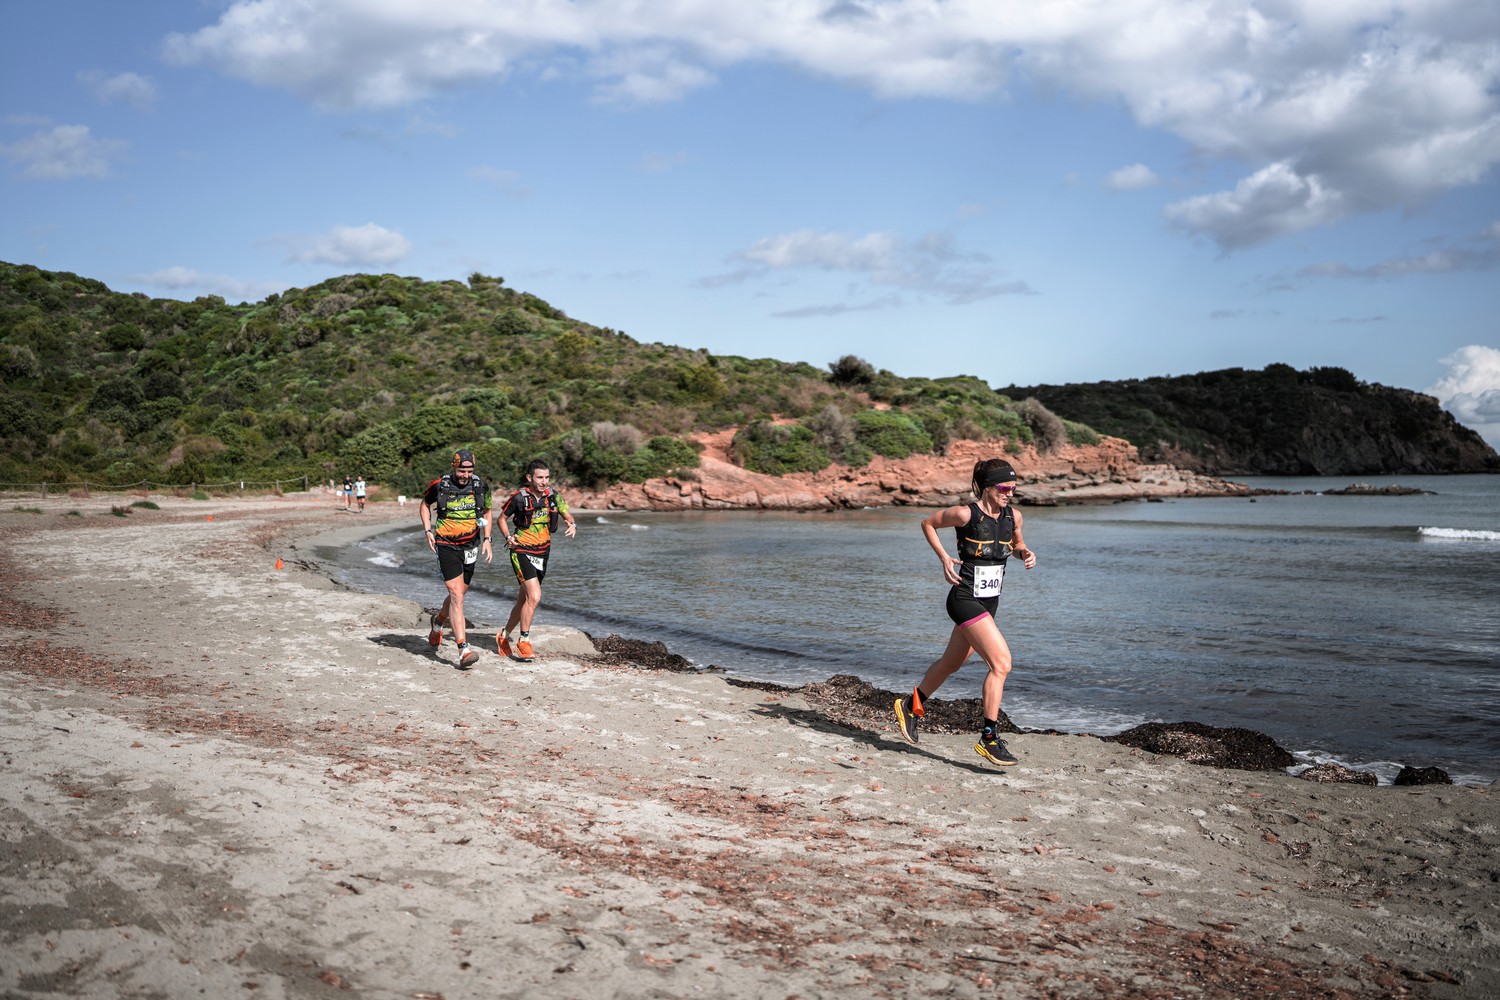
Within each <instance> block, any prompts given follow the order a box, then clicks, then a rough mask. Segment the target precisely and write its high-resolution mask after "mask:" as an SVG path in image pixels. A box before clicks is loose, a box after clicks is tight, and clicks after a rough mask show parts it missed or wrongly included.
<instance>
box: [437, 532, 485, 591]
mask: <svg viewBox="0 0 1500 1000" xmlns="http://www.w3.org/2000/svg"><path fill="white" fill-rule="evenodd" d="M437 555H438V568H439V569H441V570H442V571H443V579H444V580H452V579H453V578H454V577H459V576H461V577H463V578H464V584H465V585H466V586H467V585H468V584H470V583H472V582H473V580H474V567H475V566H477V565H479V543H478V542H470V543H469V544H468V545H441V544H440V545H438V547H437Z"/></svg>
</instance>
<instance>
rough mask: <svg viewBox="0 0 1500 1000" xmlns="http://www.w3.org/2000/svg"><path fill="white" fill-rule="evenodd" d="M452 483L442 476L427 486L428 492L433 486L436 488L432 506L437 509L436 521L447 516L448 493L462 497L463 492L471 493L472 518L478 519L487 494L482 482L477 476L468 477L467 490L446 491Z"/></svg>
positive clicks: (445, 476)
mask: <svg viewBox="0 0 1500 1000" xmlns="http://www.w3.org/2000/svg"><path fill="white" fill-rule="evenodd" d="M452 482H453V480H452V479H450V478H449V477H448V476H447V475H442V476H439V477H438V478H436V479H434V480H433V481H432V482H430V483H428V484H427V488H428V489H429V490H430V489H432V488H433V487H434V486H436V487H438V491H437V503H436V504H434V506H435V507H437V516H438V520H440V521H441V520H442V519H443V518H445V517H447V516H448V495H449V493H450V492H451V493H452V494H453V495H455V496H462V495H463V494H464V493H465V492H469V493H473V494H474V516H475V517H478V516H479V512H480V511H482V510H484V495H485V493H486V492H488V491H487V490H486V489H485V487H484V480H483V479H480V478H479V477H478V476H470V477H469V488H468V490H451V491H450V490H449V489H448V486H449V484H450V483H452Z"/></svg>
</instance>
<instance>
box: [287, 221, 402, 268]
mask: <svg viewBox="0 0 1500 1000" xmlns="http://www.w3.org/2000/svg"><path fill="white" fill-rule="evenodd" d="M281 239H282V240H283V242H285V243H287V244H288V245H289V246H290V247H291V252H290V253H289V254H288V255H287V259H288V260H293V261H299V262H304V263H315V264H333V265H335V266H336V267H362V266H367V265H382V266H384V265H387V264H394V263H396V261H398V260H403V259H405V257H406V256H407V255H408V254H410V253H411V241H410V240H408V239H407V238H406V237H405V236H402V235H401V234H400V233H398V232H395V231H393V230H390V229H386V228H385V227H384V226H377V225H376V224H375V223H373V222H367V223H365V224H364V225H363V226H335V227H334V228H332V229H330V230H329V231H328V232H326V233H318V234H313V235H298V236H284V237H281Z"/></svg>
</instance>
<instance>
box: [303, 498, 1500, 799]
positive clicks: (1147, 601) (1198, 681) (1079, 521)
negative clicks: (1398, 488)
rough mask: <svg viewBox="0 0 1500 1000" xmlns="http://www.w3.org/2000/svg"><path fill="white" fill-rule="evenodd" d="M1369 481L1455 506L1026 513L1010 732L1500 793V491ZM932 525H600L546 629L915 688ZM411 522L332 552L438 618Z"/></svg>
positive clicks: (870, 514) (723, 516) (352, 572)
mask: <svg viewBox="0 0 1500 1000" xmlns="http://www.w3.org/2000/svg"><path fill="white" fill-rule="evenodd" d="M1351 481H1352V480H1350V479H1348V478H1340V479H1280V478H1278V479H1253V480H1249V482H1250V484H1251V485H1253V486H1262V487H1267V488H1273V489H1283V490H1295V491H1300V490H1326V489H1331V488H1340V487H1343V486H1347V485H1349V484H1350V482H1351ZM1360 481H1361V482H1371V483H1373V484H1377V485H1384V484H1389V483H1395V482H1399V483H1401V484H1402V485H1406V486H1415V487H1420V488H1422V489H1425V490H1430V491H1433V493H1432V495H1419V496H1409V497H1337V496H1325V495H1301V494H1300V493H1299V494H1296V495H1289V496H1265V497H1256V498H1253V499H1250V498H1244V499H1241V498H1204V499H1182V500H1167V501H1164V502H1161V503H1146V502H1130V503H1119V504H1104V505H1080V506H1068V507H1052V508H1048V507H1023V508H1022V512H1023V514H1024V516H1025V519H1026V526H1025V531H1026V540H1027V542H1028V544H1029V545H1030V546H1031V547H1032V548H1033V549H1034V550H1035V551H1036V552H1037V554H1038V558H1039V564H1038V566H1037V568H1036V569H1034V570H1032V571H1030V572H1027V571H1024V570H1023V569H1022V568H1021V567H1020V566H1019V565H1013V566H1012V567H1011V569H1010V570H1009V571H1008V572H1007V574H1006V583H1005V591H1004V594H1003V596H1002V597H1001V602H1000V615H999V621H1000V627H1001V630H1002V631H1003V632H1004V633H1005V635H1006V638H1007V639H1008V640H1009V642H1010V645H1011V649H1012V651H1013V653H1014V655H1015V670H1014V672H1013V673H1012V674H1011V678H1010V680H1009V682H1008V683H1007V685H1006V697H1005V710H1006V712H1007V713H1008V714H1009V715H1010V717H1011V719H1012V720H1013V721H1014V722H1015V723H1016V724H1017V725H1019V726H1021V727H1022V728H1049V727H1050V728H1056V729H1061V730H1065V731H1070V732H1092V733H1096V734H1099V735H1107V734H1111V733H1115V732H1119V731H1120V730H1123V729H1125V728H1128V727H1130V726H1132V725H1135V724H1137V723H1140V722H1146V721H1167V722H1176V721H1182V720H1192V721H1196V722H1204V723H1208V724H1211V725H1220V726H1244V727H1247V728H1250V729H1255V730H1259V731H1261V732H1264V733H1267V734H1268V735H1270V736H1271V737H1273V738H1274V739H1275V740H1276V741H1277V742H1278V743H1280V744H1281V745H1282V746H1285V747H1286V748H1287V749H1289V750H1292V751H1293V752H1294V753H1297V754H1298V755H1299V756H1300V757H1301V758H1302V759H1304V760H1307V761H1318V760H1337V761H1340V762H1342V763H1345V764H1348V765H1351V766H1358V767H1363V768H1371V769H1374V770H1376V771H1377V773H1379V774H1380V775H1381V776H1382V779H1383V780H1386V781H1388V780H1389V779H1390V778H1391V777H1392V776H1393V775H1394V773H1395V771H1396V770H1398V769H1399V767H1400V765H1401V764H1403V763H1406V764H1412V765H1415V766H1427V765H1436V766H1439V767H1442V768H1444V769H1445V770H1447V771H1448V772H1449V774H1450V775H1452V776H1453V778H1454V780H1455V781H1460V782H1465V783H1487V782H1490V781H1493V780H1494V779H1495V778H1497V777H1500V477H1496V476H1488V477H1486V476H1443V477H1399V478H1392V477H1383V478H1374V479H1361V480H1360ZM926 513H927V511H925V510H918V509H894V510H893V509H881V510H867V511H843V512H835V513H816V514H773V513H759V512H755V513H749V512H704V513H685V514H649V513H642V514H625V513H610V514H605V515H592V514H584V515H580V516H579V531H578V536H577V537H576V538H574V539H565V538H564V539H559V540H558V542H557V543H556V544H555V545H554V547H553V559H552V562H551V566H550V567H549V571H548V578H547V584H546V587H545V588H544V594H543V605H542V610H541V612H540V614H539V616H538V621H539V622H541V623H543V624H566V625H573V626H576V627H578V628H581V629H584V630H585V631H587V632H589V633H590V634H593V635H596V636H598V635H607V634H609V633H611V632H614V633H618V634H620V635H623V636H627V637H631V638H640V639H652V640H660V641H662V642H664V643H666V644H667V646H668V647H669V648H671V650H672V651H673V652H676V653H680V654H682V655H684V656H686V657H688V658H689V659H691V660H693V661H694V662H695V663H698V664H701V665H705V666H707V665H714V666H717V667H720V668H723V669H724V670H726V671H728V672H729V673H731V674H733V675H735V676H739V677H745V678H751V679H756V680H769V681H775V682H778V683H783V684H792V685H796V684H803V683H807V682H810V681H822V680H826V679H827V678H828V677H830V676H832V675H833V674H839V673H843V674H855V675H857V676H859V677H862V678H864V679H866V680H868V681H870V682H871V683H873V684H875V685H876V686H878V687H884V688H888V689H890V690H893V691H897V690H905V689H907V688H908V687H910V686H911V684H912V683H914V682H915V681H916V680H917V678H919V677H920V675H921V673H922V671H923V669H925V667H926V665H927V664H928V663H929V662H931V661H932V660H933V659H934V658H935V657H936V656H937V654H938V653H939V652H940V651H941V649H942V645H943V643H944V642H945V641H946V638H947V634H948V630H949V628H950V622H949V620H948V618H947V616H946V615H945V614H944V612H943V599H944V596H945V595H946V593H947V584H945V583H944V582H943V579H942V575H941V571H940V567H939V566H938V562H937V559H936V558H935V557H934V556H933V555H932V553H931V550H930V549H928V548H927V545H926V544H925V542H924V541H923V539H922V536H921V533H920V530H919V528H918V524H919V522H920V520H921V518H922V517H923V516H925V515H926ZM412 520H413V525H412V527H411V528H410V529H401V530H397V531H392V532H389V533H386V534H383V535H380V536H378V537H376V538H372V539H369V540H366V541H365V542H362V543H359V544H356V545H351V546H346V547H344V548H341V549H323V550H320V551H319V552H318V553H317V555H318V557H319V559H320V560H321V561H323V562H324V563H325V564H326V565H327V566H328V567H329V569H330V571H331V572H332V573H333V574H334V575H335V576H336V577H338V578H339V579H340V580H342V581H343V582H345V583H348V584H349V585H351V586H354V587H357V588H359V589H363V590H369V591H375V592H379V593H386V594H393V595H396V596H401V597H407V598H410V599H413V600H416V601H419V602H422V603H424V604H427V605H429V606H432V605H435V604H436V603H437V601H438V598H439V597H440V595H441V582H440V580H439V578H438V574H437V569H436V560H435V559H434V557H433V556H432V555H431V554H430V553H429V552H428V551H427V548H426V545H425V543H424V541H423V539H422V536H421V533H420V531H419V530H418V526H417V523H416V517H415V515H413V518H412ZM945 534H951V533H945ZM475 586H476V591H475V592H474V593H473V594H471V597H470V601H469V605H468V616H469V618H470V620H471V621H475V622H479V623H485V624H487V625H491V626H493V625H495V624H499V623H501V622H503V621H504V618H505V614H506V612H507V610H508V609H509V606H510V602H511V600H512V598H513V596H514V593H515V583H514V580H513V579H512V578H511V577H510V575H509V567H508V565H506V564H503V563H501V562H500V561H499V557H498V556H497V562H496V563H494V564H491V565H489V566H486V565H485V564H483V563H481V564H480V569H479V572H478V573H477V575H476V577H475ZM420 628H421V626H414V629H420ZM488 631H492V629H489V630H488ZM482 662H485V661H482ZM487 662H492V663H498V661H493V660H492V661H487ZM983 669H984V668H983V664H982V663H980V662H979V661H978V660H977V659H974V660H972V661H971V663H970V664H969V665H968V666H966V667H965V668H964V669H963V670H962V671H960V672H959V673H958V674H957V675H956V676H955V677H954V678H953V679H952V680H950V681H949V682H948V683H947V684H946V685H945V686H944V687H943V689H942V691H941V692H940V696H941V697H950V698H957V697H974V696H977V694H978V692H979V684H980V681H981V679H982V675H983Z"/></svg>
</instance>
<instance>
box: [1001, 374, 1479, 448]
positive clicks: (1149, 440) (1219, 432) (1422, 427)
mask: <svg viewBox="0 0 1500 1000" xmlns="http://www.w3.org/2000/svg"><path fill="white" fill-rule="evenodd" d="M999 391H1000V392H1002V393H1004V394H1006V395H1008V396H1011V397H1012V398H1015V399H1024V398H1027V397H1032V398H1035V399H1037V400H1039V401H1040V402H1041V403H1042V404H1043V405H1045V406H1047V407H1048V408H1049V409H1051V410H1052V411H1053V412H1054V413H1056V414H1057V415H1058V416H1060V417H1062V418H1064V419H1066V420H1075V421H1078V422H1080V423H1084V424H1087V425H1088V426H1090V427H1092V428H1093V429H1094V430H1096V431H1098V432H1099V433H1101V434H1109V435H1113V436H1116V437H1122V438H1125V439H1126V440H1128V441H1130V442H1131V443H1132V444H1134V445H1135V446H1136V448H1137V449H1139V451H1140V459H1141V461H1143V462H1164V463H1167V464H1170V465H1173V466H1176V467H1177V468H1180V469H1186V470H1190V471H1193V472H1200V473H1203V474H1206V475H1213V476H1344V475H1352V476H1367V475H1411V474H1427V475H1430V474H1446V473H1474V472H1500V455H1497V454H1496V453H1495V449H1494V448H1491V447H1490V446H1489V444H1487V443H1486V442H1485V440H1484V439H1483V438H1481V437H1480V436H1479V435H1478V434H1476V433H1475V432H1474V431H1472V430H1470V429H1469V428H1467V427H1465V426H1463V425H1462V424H1460V423H1459V422H1458V421H1457V420H1455V419H1454V418H1453V415H1452V414H1450V413H1448V412H1447V411H1446V410H1444V409H1443V408H1442V407H1441V406H1440V405H1439V404H1438V401H1437V400H1436V399H1434V398H1433V397H1431V396H1427V395H1424V394H1422V393H1419V392H1413V391H1411V390H1410V389H1396V388H1391V387H1389V386H1384V385H1379V384H1371V383H1365V382H1361V381H1359V380H1358V379H1356V378H1355V377H1354V376H1353V375H1352V374H1351V373H1350V372H1348V371H1346V370H1344V369H1343V368H1310V369H1308V370H1306V371H1298V370H1296V369H1295V368H1292V367H1291V366H1289V365H1282V364H1273V365H1267V366H1266V367H1265V368H1264V369H1262V370H1260V371H1251V370H1246V369H1242V368H1228V369H1224V370H1221V371H1212V372H1202V373H1200V374H1197V375H1179V376H1175V377H1162V378H1145V379H1127V380H1124V381H1118V382H1088V383H1077V384H1071V385H1034V386H1019V387H1018V386H1010V387H1007V388H1004V389H1000V390H999Z"/></svg>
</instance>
